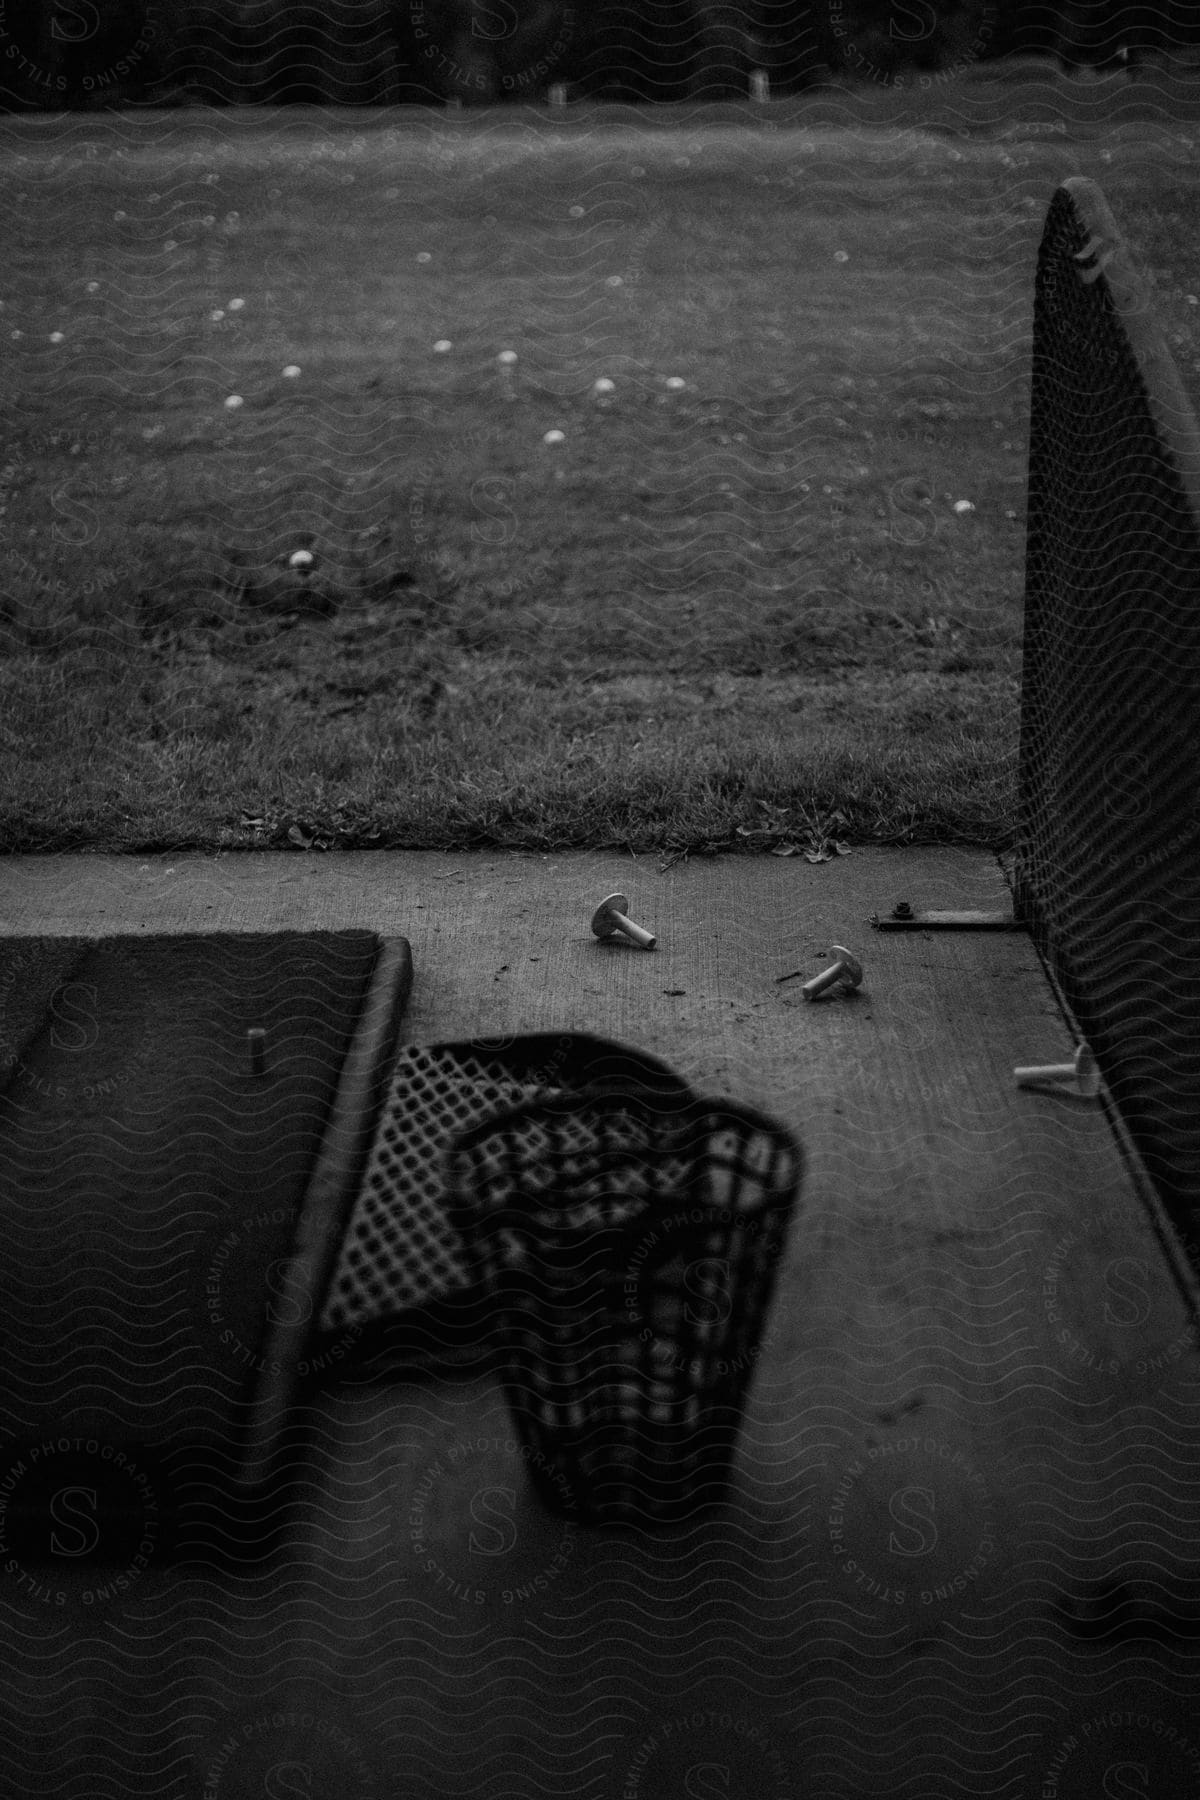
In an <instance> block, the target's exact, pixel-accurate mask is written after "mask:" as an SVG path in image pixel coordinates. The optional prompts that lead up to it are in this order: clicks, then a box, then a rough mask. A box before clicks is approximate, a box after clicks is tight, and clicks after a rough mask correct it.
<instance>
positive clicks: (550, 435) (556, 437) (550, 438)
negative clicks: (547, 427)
mask: <svg viewBox="0 0 1200 1800" xmlns="http://www.w3.org/2000/svg"><path fill="white" fill-rule="evenodd" d="M566 436H567V434H566V432H565V431H548V432H547V433H546V435H545V437H543V439H542V442H543V444H561V443H564V442H565V441H566Z"/></svg>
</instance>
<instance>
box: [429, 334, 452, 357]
mask: <svg viewBox="0 0 1200 1800" xmlns="http://www.w3.org/2000/svg"><path fill="white" fill-rule="evenodd" d="M453 348H454V345H453V344H452V343H451V342H450V339H449V338H439V339H438V341H437V343H436V344H435V345H434V346H433V354H434V355H435V356H445V354H446V352H447V350H453Z"/></svg>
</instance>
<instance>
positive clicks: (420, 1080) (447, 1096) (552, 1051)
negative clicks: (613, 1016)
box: [318, 1032, 691, 1348]
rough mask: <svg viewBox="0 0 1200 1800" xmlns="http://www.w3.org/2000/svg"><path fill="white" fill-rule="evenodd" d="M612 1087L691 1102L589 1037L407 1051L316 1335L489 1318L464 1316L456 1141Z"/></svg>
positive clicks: (634, 1055) (664, 1078)
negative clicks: (417, 1321) (478, 1127)
mask: <svg viewBox="0 0 1200 1800" xmlns="http://www.w3.org/2000/svg"><path fill="white" fill-rule="evenodd" d="M614 1084H615V1085H618V1086H620V1087H621V1088H623V1089H624V1088H632V1090H633V1091H634V1092H644V1093H646V1094H658V1095H661V1096H664V1097H666V1098H668V1099H670V1098H674V1099H687V1098H689V1097H690V1095H691V1089H690V1088H689V1087H688V1086H687V1084H686V1082H684V1081H683V1080H681V1078H680V1077H679V1076H678V1075H676V1074H675V1073H674V1072H673V1071H672V1070H671V1069H669V1068H668V1067H667V1065H666V1064H665V1063H661V1062H659V1061H658V1060H657V1059H656V1058H655V1057H652V1056H648V1055H646V1054H645V1053H644V1052H642V1051H638V1050H632V1049H629V1048H628V1047H627V1046H624V1045H621V1044H615V1043H612V1042H610V1041H608V1040H607V1039H605V1038H598V1037H591V1036H589V1035H587V1034H585V1033H582V1032H550V1033H531V1034H529V1035H526V1036H522V1037H518V1038H513V1039H510V1040H508V1041H502V1042H488V1041H481V1040H472V1041H471V1042H469V1043H447V1044H410V1045H408V1046H406V1047H405V1048H404V1049H402V1050H401V1052H400V1054H399V1056H398V1057H397V1059H396V1062H395V1064H394V1066H393V1070H392V1076H391V1081H390V1085H389V1089H388V1093H387V1095H386V1097H385V1099H384V1102H383V1105H382V1107H381V1110H380V1116H379V1122H378V1125H377V1127H376V1130H375V1135H374V1138H373V1140H372V1145H371V1150H370V1153H369V1156H368V1159H367V1164H366V1168H365V1171H364V1174H363V1180H362V1187H361V1191H360V1194H359V1198H358V1200H357V1202H356V1203H355V1206H354V1209H353V1211H352V1213H351V1216H350V1220H349V1223H348V1225H347V1228H346V1233H345V1236H344V1238H343V1242H342V1246H341V1250H340V1253H339V1255H338V1258H337V1261H336V1264H335V1267H334V1270H333V1274H332V1276H331V1279H330V1282H329V1286H328V1288H327V1290H326V1294H325V1298H324V1301H323V1304H322V1308H321V1312H320V1316H319V1321H318V1330H319V1331H320V1332H321V1333H323V1334H324V1333H334V1332H344V1331H346V1330H347V1329H348V1328H357V1329H360V1330H361V1329H366V1328H368V1327H382V1326H386V1325H387V1324H388V1323H389V1322H394V1321H396V1320H398V1319H399V1318H401V1317H402V1316H403V1315H405V1314H412V1313H413V1312H414V1311H415V1310H416V1309H418V1308H426V1309H429V1308H430V1307H431V1305H432V1304H433V1303H438V1302H440V1303H446V1302H449V1303H450V1306H451V1308H452V1309H455V1311H456V1316H457V1314H461V1315H462V1317H461V1318H460V1319H458V1321H457V1322H458V1324H460V1325H462V1326H463V1327H464V1329H466V1330H467V1331H468V1334H469V1333H470V1330H471V1329H472V1328H473V1327H474V1326H476V1325H479V1324H481V1323H482V1321H479V1320H477V1319H472V1318H471V1317H469V1316H468V1315H469V1314H470V1313H471V1311H472V1309H471V1306H470V1300H469V1293H470V1288H471V1275H470V1271H469V1268H468V1262H467V1257H466V1255H465V1253H464V1250H463V1246H462V1242H461V1239H460V1238H459V1235H458V1233H457V1232H456V1231H455V1229H454V1227H453V1225H452V1224H451V1222H450V1218H449V1215H448V1212H447V1204H446V1186H445V1174H444V1162H445V1154H446V1150H447V1148H448V1146H449V1144H450V1143H451V1141H452V1139H453V1138H454V1136H455V1135H456V1134H457V1133H458V1132H460V1131H463V1130H465V1129H466V1128H467V1127H468V1126H470V1125H473V1124H476V1123H478V1122H479V1121H481V1120H483V1119H486V1118H488V1117H490V1116H493V1115H495V1114H496V1113H501V1112H505V1111H507V1110H508V1109H509V1108H511V1107H513V1106H516V1105H518V1104H520V1103H521V1102H522V1101H526V1100H531V1099H535V1098H537V1097H539V1096H540V1097H543V1098H550V1097H552V1096H554V1095H559V1094H566V1093H572V1092H577V1091H579V1090H581V1089H582V1088H585V1087H586V1088H597V1087H599V1088H604V1087H605V1086H611V1085H614ZM446 1310H447V1309H446V1306H445V1305H444V1304H443V1305H442V1307H441V1311H440V1313H439V1314H438V1322H437V1330H435V1331H434V1332H433V1333H432V1338H433V1339H436V1338H437V1336H438V1333H439V1332H444V1331H445V1330H446V1329H448V1327H449V1320H448V1319H447V1317H446ZM429 1316H431V1317H432V1315H429ZM430 1347H431V1348H433V1347H434V1345H433V1343H432V1342H431V1345H430Z"/></svg>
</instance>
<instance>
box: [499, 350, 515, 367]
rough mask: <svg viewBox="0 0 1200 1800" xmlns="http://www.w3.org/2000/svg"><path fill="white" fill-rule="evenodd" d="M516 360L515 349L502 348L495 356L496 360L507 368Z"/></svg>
mask: <svg viewBox="0 0 1200 1800" xmlns="http://www.w3.org/2000/svg"><path fill="white" fill-rule="evenodd" d="M516 360H517V353H516V351H515V350H502V351H501V352H500V354H499V356H498V357H497V358H496V361H497V362H498V363H503V364H504V366H505V368H509V369H510V368H511V367H512V365H513V364H514V363H515V362H516Z"/></svg>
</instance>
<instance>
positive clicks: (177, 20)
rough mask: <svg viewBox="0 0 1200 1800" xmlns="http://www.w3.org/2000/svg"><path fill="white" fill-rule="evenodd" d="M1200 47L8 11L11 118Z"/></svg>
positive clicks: (1020, 3)
mask: <svg viewBox="0 0 1200 1800" xmlns="http://www.w3.org/2000/svg"><path fill="white" fill-rule="evenodd" d="M1198 46H1200V4H1197V3H1196V0H1065V3H1064V4H1061V5H1058V6H1049V5H1044V4H1031V3H1029V0H816V3H815V4H814V3H811V0H737V3H733V4H726V3H723V0H323V4H321V5H306V4H296V3H295V0H4V4H3V6H2V7H0V106H6V107H7V108H9V109H23V108H30V107H36V108H46V107H49V108H54V109H62V108H77V107H99V106H112V105H122V106H128V105H136V104H142V105H147V104H149V105H164V104H173V103H179V102H187V101H200V102H206V103H209V104H213V103H215V104H247V103H260V104H279V103H281V102H308V103H313V102H331V103H336V104H341V105H347V104H365V105H374V106H378V105H386V104H405V103H408V104H425V105H429V104H438V103H445V102H448V101H454V100H460V101H462V102H463V103H464V104H472V103H475V104H483V103H492V102H495V101H497V100H503V99H506V98H509V99H539V100H541V99H544V98H545V97H546V95H547V92H548V90H549V89H550V88H551V87H552V86H557V85H562V86H565V87H566V88H567V89H568V91H569V93H570V95H571V97H572V98H573V99H574V98H579V97H581V96H583V95H595V96H597V97H606V98H610V99H619V100H679V99H720V98H724V97H727V96H731V95H735V94H737V95H743V96H744V95H745V94H746V93H747V90H748V88H749V85H750V76H751V71H752V70H755V69H761V70H763V71H764V72H765V73H766V75H767V77H768V80H769V82H770V89H771V92H773V93H795V92H799V91H800V90H802V89H803V88H805V87H809V86H811V85H813V84H814V83H816V82H820V81H822V80H828V79H830V78H834V79H845V78H851V79H854V78H859V79H864V80H874V81H879V80H889V81H890V80H903V81H908V80H910V79H911V80H914V81H915V80H918V79H919V78H920V76H921V75H922V74H932V73H936V72H938V71H947V70H953V69H955V68H956V67H959V66H962V65H964V64H975V63H979V62H983V61H987V60H991V59H995V58H999V57H1012V56H1018V55H1022V54H1039V53H1040V54H1043V55H1045V54H1050V55H1054V56H1057V57H1058V58H1060V59H1061V61H1062V62H1063V64H1064V65H1066V66H1068V67H1079V66H1086V65H1093V66H1095V67H1097V68H1101V69H1104V68H1112V67H1126V68H1129V69H1130V70H1131V71H1132V70H1135V69H1136V68H1137V67H1138V66H1139V65H1143V64H1147V63H1149V64H1153V63H1156V62H1161V61H1162V60H1163V59H1173V58H1174V57H1176V56H1178V55H1180V54H1182V55H1184V56H1185V57H1188V59H1189V61H1191V60H1195V56H1196V51H1197V47H1198Z"/></svg>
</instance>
